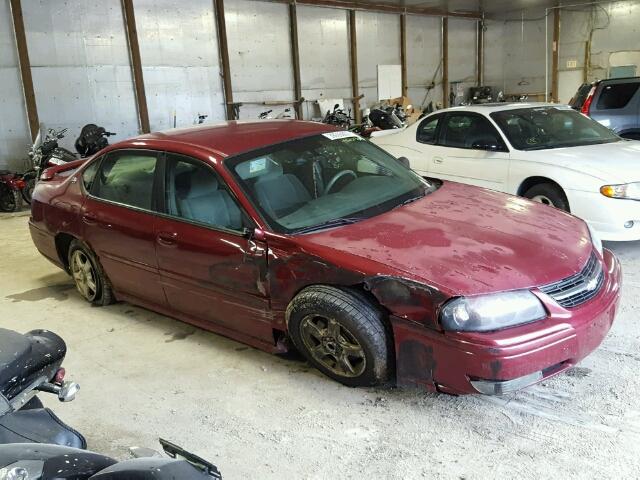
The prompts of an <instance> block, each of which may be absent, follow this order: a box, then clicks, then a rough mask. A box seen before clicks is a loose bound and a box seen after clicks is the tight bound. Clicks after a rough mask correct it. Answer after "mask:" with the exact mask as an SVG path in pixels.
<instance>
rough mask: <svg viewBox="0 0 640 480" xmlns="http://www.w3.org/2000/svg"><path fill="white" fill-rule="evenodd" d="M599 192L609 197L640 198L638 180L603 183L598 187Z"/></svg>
mask: <svg viewBox="0 0 640 480" xmlns="http://www.w3.org/2000/svg"><path fill="white" fill-rule="evenodd" d="M600 193H601V194H602V195H604V196H605V197H609V198H627V199H629V200H640V182H633V183H621V184H619V185H603V186H601V187H600Z"/></svg>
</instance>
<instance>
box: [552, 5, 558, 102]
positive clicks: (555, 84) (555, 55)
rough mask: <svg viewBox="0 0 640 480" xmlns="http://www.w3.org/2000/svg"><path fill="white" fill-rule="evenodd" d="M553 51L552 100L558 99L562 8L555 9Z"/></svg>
mask: <svg viewBox="0 0 640 480" xmlns="http://www.w3.org/2000/svg"><path fill="white" fill-rule="evenodd" d="M552 48H553V53H552V56H551V101H552V102H557V101H558V64H559V61H560V9H559V8H555V9H554V10H553V44H552Z"/></svg>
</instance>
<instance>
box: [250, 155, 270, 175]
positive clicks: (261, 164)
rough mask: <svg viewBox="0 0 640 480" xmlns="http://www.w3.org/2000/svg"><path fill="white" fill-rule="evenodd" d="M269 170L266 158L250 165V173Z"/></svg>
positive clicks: (254, 161)
mask: <svg viewBox="0 0 640 480" xmlns="http://www.w3.org/2000/svg"><path fill="white" fill-rule="evenodd" d="M265 168H267V159H266V158H257V159H256V160H252V161H251V163H249V173H257V172H260V171H262V170H264V169H265Z"/></svg>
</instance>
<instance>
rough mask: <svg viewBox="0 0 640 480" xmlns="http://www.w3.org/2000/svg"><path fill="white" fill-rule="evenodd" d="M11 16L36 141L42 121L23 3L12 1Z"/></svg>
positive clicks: (28, 110)
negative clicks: (35, 88) (37, 100)
mask: <svg viewBox="0 0 640 480" xmlns="http://www.w3.org/2000/svg"><path fill="white" fill-rule="evenodd" d="M10 5H11V16H12V18H13V31H14V34H15V38H16V47H17V49H18V63H19V64H20V77H21V78H22V92H23V94H24V103H25V106H26V109H27V119H28V121H29V131H30V132H31V140H32V141H33V140H35V138H36V136H37V135H38V131H39V130H40V120H39V119H38V108H37V106H36V95H35V92H34V89H33V78H32V77H31V62H30V61H29V51H28V49H27V36H26V34H25V30H24V18H23V17H22V3H21V2H20V0H11V4H10Z"/></svg>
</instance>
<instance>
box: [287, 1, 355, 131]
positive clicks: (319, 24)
mask: <svg viewBox="0 0 640 480" xmlns="http://www.w3.org/2000/svg"><path fill="white" fill-rule="evenodd" d="M297 12H298V48H299V51H300V78H301V82H302V96H303V97H304V98H305V99H306V100H307V101H306V102H305V103H304V111H303V113H304V117H305V118H307V119H309V118H312V117H319V116H321V115H322V114H324V113H325V112H320V111H319V109H318V107H317V105H316V100H318V99H323V98H348V97H351V70H350V68H351V67H350V60H349V30H348V20H347V12H346V11H345V10H338V9H331V8H322V7H307V6H298V7H297ZM345 106H346V107H347V108H350V105H349V104H346V105H345Z"/></svg>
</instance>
